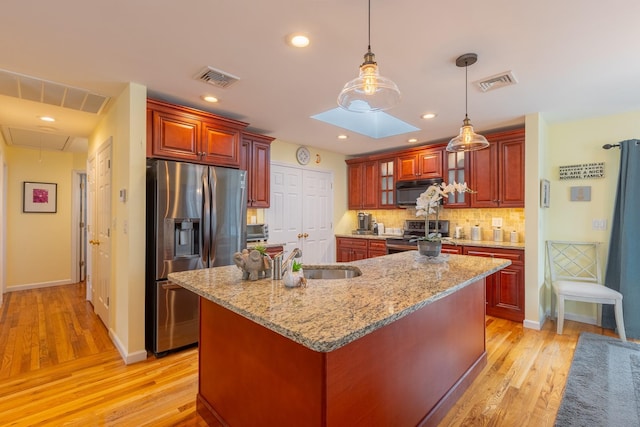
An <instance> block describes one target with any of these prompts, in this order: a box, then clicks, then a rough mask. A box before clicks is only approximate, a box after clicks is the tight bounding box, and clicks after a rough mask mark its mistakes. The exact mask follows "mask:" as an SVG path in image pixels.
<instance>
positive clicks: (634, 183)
mask: <svg viewBox="0 0 640 427" xmlns="http://www.w3.org/2000/svg"><path fill="white" fill-rule="evenodd" d="M620 151H621V153H620V176H619V178H618V192H617V194H616V205H615V209H614V212H613V218H612V224H611V241H610V243H609V259H608V261H607V273H606V276H605V284H606V286H607V287H609V288H611V289H615V290H616V291H618V292H620V293H621V294H622V307H623V313H624V325H625V330H626V333H627V338H640V258H639V257H638V256H639V254H640V140H637V139H629V140H627V141H622V142H620ZM602 326H603V327H605V328H609V329H615V327H616V321H615V317H614V314H613V305H610V304H604V305H603V307H602Z"/></svg>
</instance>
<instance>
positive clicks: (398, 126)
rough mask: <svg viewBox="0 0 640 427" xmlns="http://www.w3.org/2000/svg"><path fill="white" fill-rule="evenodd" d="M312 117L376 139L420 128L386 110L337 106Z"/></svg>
mask: <svg viewBox="0 0 640 427" xmlns="http://www.w3.org/2000/svg"><path fill="white" fill-rule="evenodd" d="M311 118H312V119H316V120H320V121H322V122H325V123H329V124H330V125H333V126H337V127H339V128H343V129H348V130H350V131H352V132H357V133H359V134H361V135H366V136H369V137H371V138H375V139H380V138H386V137H389V136H394V135H401V134H403V133H409V132H415V131H417V130H420V129H418V128H417V127H415V126H412V125H410V124H408V123H405V122H403V121H402V120H400V119H396V118H395V117H393V116H392V115H390V114H387V113H385V112H384V111H376V112H371V113H354V112H351V111H347V110H345V109H343V108H340V107H336V108H334V109H332V110H328V111H325V112H324V113H320V114H316V115H313V116H311Z"/></svg>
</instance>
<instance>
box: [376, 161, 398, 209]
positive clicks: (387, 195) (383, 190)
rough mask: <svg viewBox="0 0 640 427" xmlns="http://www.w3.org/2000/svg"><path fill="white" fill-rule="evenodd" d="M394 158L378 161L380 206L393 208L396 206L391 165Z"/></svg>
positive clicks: (394, 184)
mask: <svg viewBox="0 0 640 427" xmlns="http://www.w3.org/2000/svg"><path fill="white" fill-rule="evenodd" d="M394 164H395V158H392V159H385V160H380V161H378V165H379V171H380V185H379V188H380V192H379V193H378V194H379V196H380V199H379V206H380V208H394V207H395V206H396V200H395V191H396V183H395V179H394V171H393V167H394Z"/></svg>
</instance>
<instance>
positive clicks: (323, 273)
mask: <svg viewBox="0 0 640 427" xmlns="http://www.w3.org/2000/svg"><path fill="white" fill-rule="evenodd" d="M302 271H303V272H304V277H305V278H307V279H324V280H331V279H351V278H354V277H358V276H361V275H362V271H360V269H359V268H358V267H353V266H350V265H309V266H307V265H303V266H302Z"/></svg>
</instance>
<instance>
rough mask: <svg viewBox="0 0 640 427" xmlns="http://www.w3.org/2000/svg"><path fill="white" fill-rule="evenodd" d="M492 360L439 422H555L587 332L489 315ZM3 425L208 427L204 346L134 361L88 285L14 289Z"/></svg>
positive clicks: (1, 353)
mask: <svg viewBox="0 0 640 427" xmlns="http://www.w3.org/2000/svg"><path fill="white" fill-rule="evenodd" d="M486 324H487V328H486V340H487V353H488V363H487V366H486V367H485V368H484V369H483V371H482V372H481V374H480V376H479V377H478V378H477V379H476V380H475V381H474V383H473V384H472V385H471V387H470V388H469V389H468V390H467V392H466V393H465V394H464V395H463V396H462V397H461V398H460V400H459V401H458V403H457V404H456V405H455V406H454V407H453V408H452V409H451V411H449V413H448V415H447V416H446V418H445V419H444V420H443V421H442V422H441V423H440V425H441V426H508V427H510V426H518V427H521V426H535V427H539V426H552V425H553V422H554V420H555V416H556V412H557V410H558V406H559V404H560V400H561V397H562V391H563V389H564V385H565V381H566V376H567V374H568V371H569V366H570V364H571V358H572V356H573V350H574V348H575V345H576V342H577V339H578V336H579V334H580V332H582V331H588V332H593V333H600V334H604V335H610V336H615V335H614V334H613V332H612V331H609V330H604V329H602V328H598V327H595V326H590V325H585V324H581V323H577V322H571V321H567V322H565V328H564V334H563V335H556V333H555V329H554V328H555V322H552V321H548V322H546V324H545V326H544V328H543V330H542V331H534V330H530V329H524V328H523V327H522V325H520V324H518V323H514V322H510V321H507V320H502V319H496V318H492V317H487V321H486ZM0 357H1V361H2V363H1V365H0V425H2V426H10V425H11V426H33V425H55V426H59V425H70V426H74V425H78V426H84V427H86V426H103V425H105V426H205V425H206V424H205V422H204V421H203V420H202V419H201V418H200V417H199V416H197V414H196V413H195V396H196V393H197V379H198V354H197V349H193V348H192V349H188V350H186V351H182V352H179V353H175V354H170V355H169V356H167V357H165V358H161V359H156V358H155V357H153V356H151V357H149V358H148V359H147V360H146V361H145V362H141V363H137V364H134V365H129V366H126V365H124V363H123V362H122V360H121V358H120V356H119V354H118V352H117V351H116V350H115V348H114V347H113V345H112V344H111V342H110V340H109V337H108V334H107V330H106V328H105V327H104V326H103V325H102V323H101V322H100V320H99V319H97V317H96V316H95V315H94V314H93V310H92V307H91V305H90V304H89V303H87V302H86V301H85V295H84V284H76V285H67V286H59V287H54V288H47V289H40V290H29V291H19V292H13V293H9V294H6V295H5V302H4V304H3V307H2V308H1V311H0Z"/></svg>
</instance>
